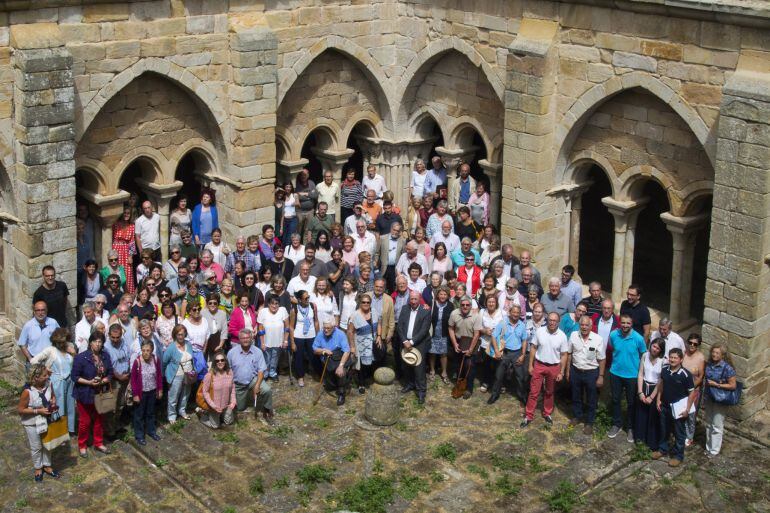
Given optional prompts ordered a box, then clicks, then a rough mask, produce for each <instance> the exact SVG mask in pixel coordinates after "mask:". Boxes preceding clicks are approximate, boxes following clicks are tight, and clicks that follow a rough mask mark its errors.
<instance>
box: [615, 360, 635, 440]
mask: <svg viewBox="0 0 770 513" xmlns="http://www.w3.org/2000/svg"><path fill="white" fill-rule="evenodd" d="M610 385H611V386H612V389H611V392H612V425H613V426H617V427H619V428H622V427H623V413H622V411H621V408H620V403H621V401H622V399H623V392H624V391H625V394H626V415H627V417H628V427H629V429H633V427H634V418H635V416H636V415H635V414H636V404H635V402H634V400H635V398H636V378H621V377H620V376H616V375H615V374H613V373H611V372H610Z"/></svg>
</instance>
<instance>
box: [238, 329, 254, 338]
mask: <svg viewBox="0 0 770 513" xmlns="http://www.w3.org/2000/svg"><path fill="white" fill-rule="evenodd" d="M241 335H248V336H249V338H251V330H250V329H249V328H243V329H241V331H239V332H238V338H241Z"/></svg>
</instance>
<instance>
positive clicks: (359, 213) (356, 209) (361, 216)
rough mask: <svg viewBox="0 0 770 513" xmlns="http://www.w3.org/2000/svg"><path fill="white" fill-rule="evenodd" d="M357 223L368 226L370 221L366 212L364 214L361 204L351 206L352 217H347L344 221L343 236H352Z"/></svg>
mask: <svg viewBox="0 0 770 513" xmlns="http://www.w3.org/2000/svg"><path fill="white" fill-rule="evenodd" d="M358 221H363V222H364V226H368V225H369V223H370V222H371V221H372V220H371V219H370V218H369V216H368V215H367V214H366V212H364V207H363V205H362V204H361V203H356V204H355V205H353V215H350V216H348V218H347V219H345V220H344V223H345V235H354V234H355V233H356V224H357V223H358Z"/></svg>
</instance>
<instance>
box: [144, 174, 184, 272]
mask: <svg viewBox="0 0 770 513" xmlns="http://www.w3.org/2000/svg"><path fill="white" fill-rule="evenodd" d="M136 183H137V184H139V186H140V187H142V189H144V191H145V192H146V193H147V196H148V197H149V198H150V201H152V202H153V203H155V209H156V212H158V215H159V216H160V253H161V255H162V256H163V261H164V262H165V261H166V260H168V236H169V232H168V221H169V215H170V214H171V200H172V199H174V197H175V196H176V194H177V192H179V190H180V189H181V188H182V186H183V185H184V184H183V183H182V182H180V181H178V180H177V181H175V182H174V183H171V184H167V185H161V184H155V183H150V182H147V181H145V180H143V179H141V178H137V179H136Z"/></svg>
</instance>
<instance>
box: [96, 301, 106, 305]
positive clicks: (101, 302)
mask: <svg viewBox="0 0 770 513" xmlns="http://www.w3.org/2000/svg"><path fill="white" fill-rule="evenodd" d="M96 304H97V305H106V304H107V303H106V302H105V301H97V302H96Z"/></svg>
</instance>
